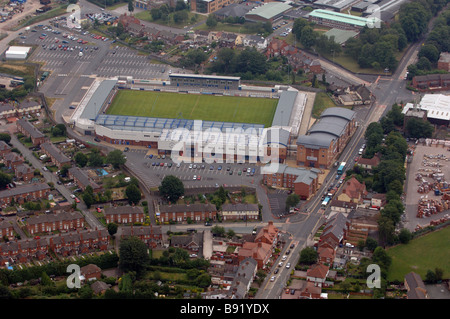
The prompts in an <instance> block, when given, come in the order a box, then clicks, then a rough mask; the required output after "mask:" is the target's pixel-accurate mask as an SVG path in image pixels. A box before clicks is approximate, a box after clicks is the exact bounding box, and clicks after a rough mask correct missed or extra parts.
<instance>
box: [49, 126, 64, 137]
mask: <svg viewBox="0 0 450 319" xmlns="http://www.w3.org/2000/svg"><path fill="white" fill-rule="evenodd" d="M51 132H52V136H66V135H67V129H66V126H65V125H64V124H56V125H55V126H53V127H52V129H51Z"/></svg>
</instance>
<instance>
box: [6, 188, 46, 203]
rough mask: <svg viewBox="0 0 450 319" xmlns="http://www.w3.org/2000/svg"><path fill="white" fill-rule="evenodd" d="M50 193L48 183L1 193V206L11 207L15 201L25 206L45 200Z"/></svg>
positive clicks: (11, 189)
mask: <svg viewBox="0 0 450 319" xmlns="http://www.w3.org/2000/svg"><path fill="white" fill-rule="evenodd" d="M49 193H50V186H48V185H47V183H34V184H27V185H23V186H18V187H14V188H10V189H7V190H3V191H0V205H10V204H11V201H12V200H13V199H14V201H15V202H16V203H20V204H23V203H25V202H26V201H33V200H38V199H41V198H45V197H47V196H48V195H49Z"/></svg>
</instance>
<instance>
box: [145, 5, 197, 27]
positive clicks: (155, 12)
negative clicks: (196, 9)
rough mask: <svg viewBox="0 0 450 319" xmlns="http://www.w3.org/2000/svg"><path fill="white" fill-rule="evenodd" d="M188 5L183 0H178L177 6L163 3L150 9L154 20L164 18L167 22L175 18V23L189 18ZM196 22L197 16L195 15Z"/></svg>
mask: <svg viewBox="0 0 450 319" xmlns="http://www.w3.org/2000/svg"><path fill="white" fill-rule="evenodd" d="M188 9H189V8H188V5H187V4H186V3H185V2H184V1H183V0H177V2H176V5H175V7H171V6H169V5H167V4H163V5H162V6H160V7H158V8H153V9H151V10H150V15H151V16H152V19H153V21H157V20H162V21H164V22H166V23H169V22H170V19H173V22H175V23H181V22H186V21H187V20H188V19H189V13H188ZM193 19H194V20H193V21H192V22H195V16H193Z"/></svg>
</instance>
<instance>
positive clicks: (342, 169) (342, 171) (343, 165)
mask: <svg viewBox="0 0 450 319" xmlns="http://www.w3.org/2000/svg"><path fill="white" fill-rule="evenodd" d="M346 164H347V163H346V162H342V163H341V165H339V168H338V170H337V173H338V174H339V175H342V173H344V169H345V165H346Z"/></svg>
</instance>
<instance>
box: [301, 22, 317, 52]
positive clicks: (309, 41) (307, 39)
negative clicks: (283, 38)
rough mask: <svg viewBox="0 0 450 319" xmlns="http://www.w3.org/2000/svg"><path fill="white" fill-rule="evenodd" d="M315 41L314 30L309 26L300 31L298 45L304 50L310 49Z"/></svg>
mask: <svg viewBox="0 0 450 319" xmlns="http://www.w3.org/2000/svg"><path fill="white" fill-rule="evenodd" d="M315 39H316V33H315V32H314V29H313V28H312V27H310V26H306V27H304V28H303V29H302V32H301V35H300V43H301V44H302V45H303V46H304V47H305V48H311V47H312V46H313V45H314V43H315Z"/></svg>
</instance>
